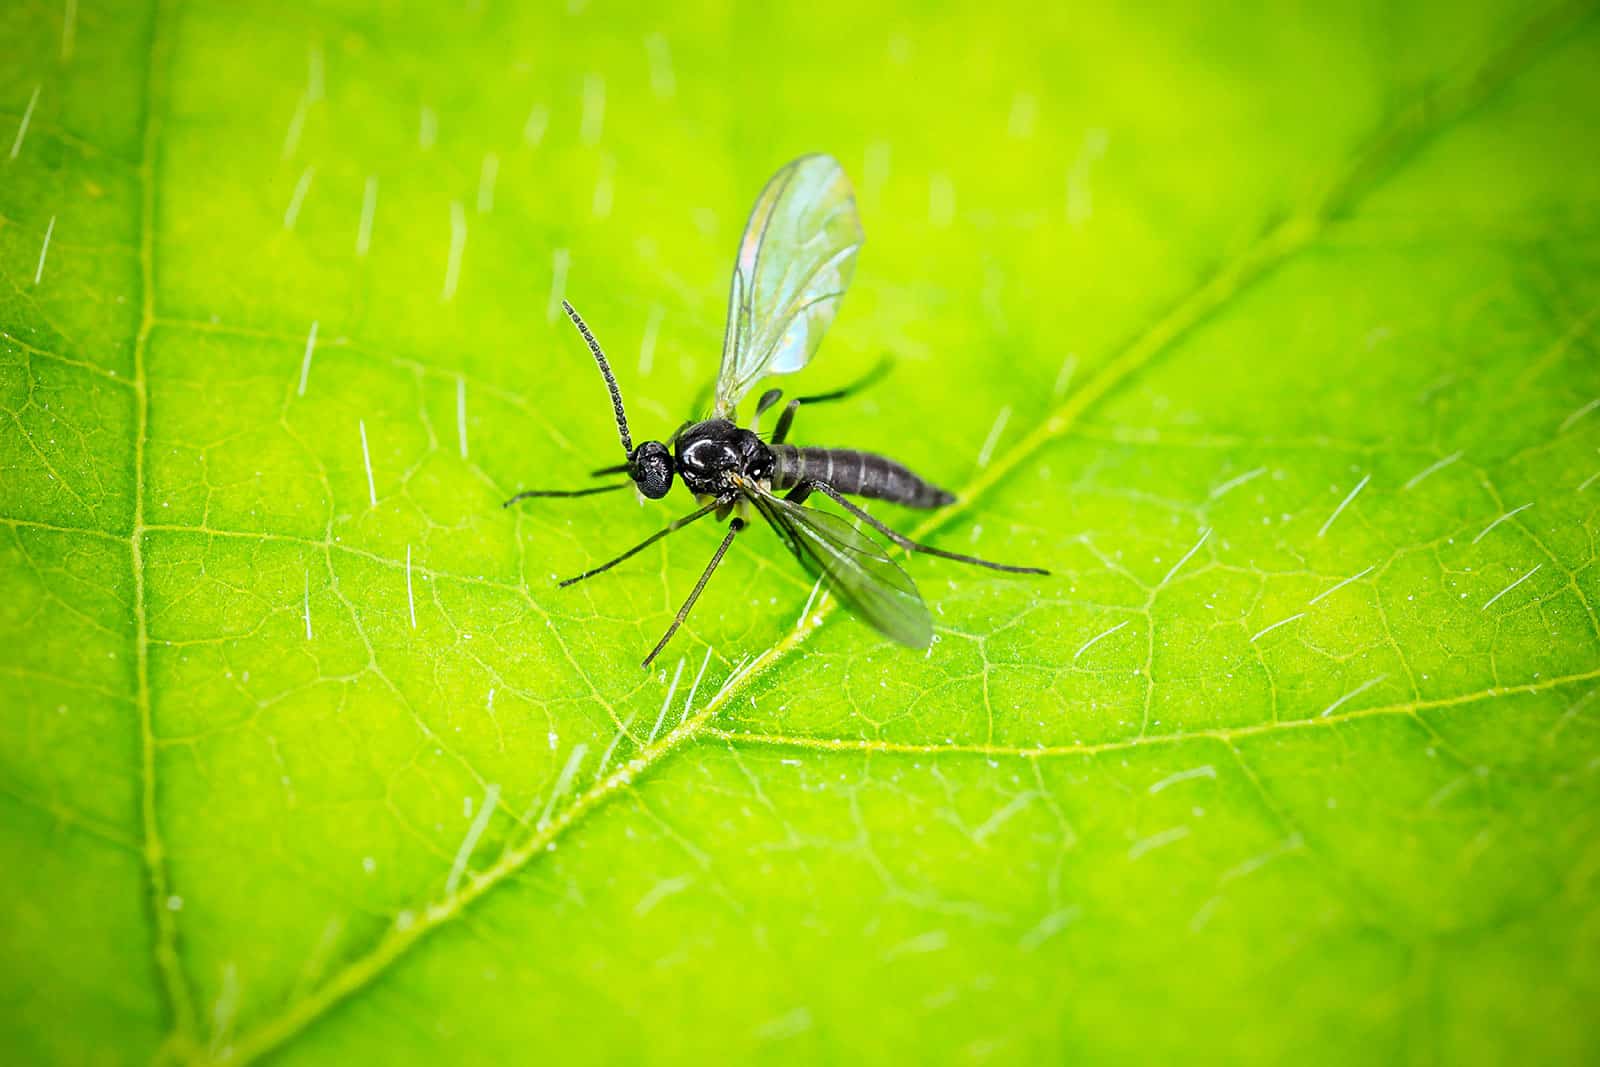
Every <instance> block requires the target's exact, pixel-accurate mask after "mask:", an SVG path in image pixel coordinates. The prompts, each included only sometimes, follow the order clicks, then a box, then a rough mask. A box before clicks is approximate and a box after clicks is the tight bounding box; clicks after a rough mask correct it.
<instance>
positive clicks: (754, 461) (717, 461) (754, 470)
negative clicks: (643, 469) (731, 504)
mask: <svg viewBox="0 0 1600 1067" xmlns="http://www.w3.org/2000/svg"><path fill="white" fill-rule="evenodd" d="M675 447H676V463H677V468H678V476H679V477H681V478H682V479H683V484H684V485H686V486H688V487H689V490H690V491H691V492H693V493H695V494H696V495H704V496H725V495H727V494H728V493H729V492H730V490H731V489H732V483H731V482H730V481H729V476H730V475H743V476H744V477H746V478H748V479H750V480H752V481H755V482H761V483H765V482H767V481H768V480H770V479H771V477H772V468H773V457H772V449H770V448H768V447H767V445H766V443H765V442H763V441H762V440H761V438H759V437H757V436H756V435H755V434H753V433H751V432H750V431H749V430H742V429H740V428H739V427H737V426H735V425H734V424H733V423H732V422H731V421H729V420H728V419H706V420H705V421H704V422H697V423H695V424H694V425H693V426H691V427H689V428H688V429H687V430H685V431H683V433H681V434H679V435H678V440H677V443H676V446H675Z"/></svg>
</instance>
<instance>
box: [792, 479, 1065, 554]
mask: <svg viewBox="0 0 1600 1067" xmlns="http://www.w3.org/2000/svg"><path fill="white" fill-rule="evenodd" d="M802 489H804V490H805V492H804V493H802V492H800V490H802ZM813 489H815V490H816V491H817V492H819V493H821V494H823V495H824V496H826V497H827V498H828V499H830V500H832V501H833V502H834V503H836V504H838V505H839V506H840V507H842V508H844V509H845V510H846V511H848V512H849V513H850V514H852V515H854V516H856V517H857V518H858V519H861V520H862V521H863V522H865V523H866V524H867V525H869V526H871V527H872V528H873V529H874V530H877V531H878V532H879V533H881V534H883V536H885V537H887V538H888V539H889V540H891V541H893V542H894V543H895V544H897V545H899V546H900V547H901V548H903V549H905V550H906V551H908V552H921V553H924V554H926V555H929V556H938V557H939V558H940V559H948V560H954V561H955V562H957V563H970V564H972V565H973V566H974V567H987V568H988V569H989V570H992V571H1004V572H1005V573H1007V574H1049V573H1050V572H1049V571H1047V570H1045V569H1044V568H1043V567H1018V566H1016V565H1014V564H1010V563H995V562H993V561H991V560H987V559H979V558H978V557H977V556H964V555H962V554H961V553H959V552H946V551H945V550H944V549H942V548H934V547H933V546H932V545H925V544H922V543H921V542H920V541H913V540H911V538H909V537H907V536H906V535H905V534H903V533H900V532H899V531H898V530H895V529H892V528H891V527H889V526H887V525H885V524H884V523H883V522H881V521H879V520H878V519H875V518H873V517H872V516H871V515H870V514H868V513H867V511H866V510H865V509H863V508H861V507H858V506H857V505H856V504H854V503H852V502H851V501H850V500H848V499H847V498H846V497H845V496H844V494H842V493H840V492H839V491H838V490H837V489H835V488H833V486H831V485H828V484H827V483H826V482H802V483H801V484H800V485H797V486H795V488H794V489H793V490H791V491H790V493H789V495H788V497H787V498H786V499H788V500H790V501H791V502H793V503H796V504H798V503H801V502H802V501H804V500H805V498H806V496H807V495H808V494H809V493H810V492H811V490H813Z"/></svg>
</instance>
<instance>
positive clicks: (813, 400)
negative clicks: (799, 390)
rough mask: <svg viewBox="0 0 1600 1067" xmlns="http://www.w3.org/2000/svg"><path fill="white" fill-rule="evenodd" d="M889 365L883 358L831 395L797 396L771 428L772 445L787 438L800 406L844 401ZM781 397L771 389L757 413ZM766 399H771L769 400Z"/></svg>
mask: <svg viewBox="0 0 1600 1067" xmlns="http://www.w3.org/2000/svg"><path fill="white" fill-rule="evenodd" d="M889 363H890V360H889V358H888V357H887V356H885V357H884V358H883V359H881V360H879V361H878V365H877V366H875V367H873V368H872V369H871V370H869V371H868V372H867V373H866V374H864V375H862V376H861V377H860V378H857V379H856V380H855V381H853V382H851V383H850V384H849V385H846V386H844V387H843V388H840V389H835V390H834V391H833V392H831V393H818V394H817V395H816V396H797V397H795V398H794V399H793V400H791V401H789V403H787V404H785V405H784V408H783V414H782V415H779V416H778V425H777V426H775V427H773V430H772V443H773V444H775V445H781V444H783V442H784V440H785V439H786V438H787V437H788V436H789V427H790V426H791V425H792V424H793V423H794V413H795V411H796V410H797V409H798V408H799V407H800V405H801V404H822V403H826V402H827V401H830V400H844V399H847V398H849V397H852V396H855V395H856V394H857V393H859V392H861V391H862V390H863V389H865V388H867V386H869V385H871V384H873V383H874V382H876V381H877V380H878V379H879V378H881V377H883V375H884V374H886V373H887V372H888V370H889ZM781 395H782V394H781V393H780V392H779V390H777V389H773V390H771V391H770V392H768V393H767V394H766V395H765V396H763V397H762V398H761V405H758V407H757V411H758V413H759V411H762V410H765V407H767V406H770V405H771V404H776V403H777V402H778V397H779V396H781ZM768 398H771V399H770V400H769V399H768Z"/></svg>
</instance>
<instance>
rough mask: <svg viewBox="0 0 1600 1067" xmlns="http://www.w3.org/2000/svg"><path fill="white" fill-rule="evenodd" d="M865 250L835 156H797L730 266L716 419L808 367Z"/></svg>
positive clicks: (755, 215)
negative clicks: (761, 387)
mask: <svg viewBox="0 0 1600 1067" xmlns="http://www.w3.org/2000/svg"><path fill="white" fill-rule="evenodd" d="M861 241H862V233H861V220H860V218H859V217H857V215H856V198H855V195H854V194H853V193H852V192H851V191H850V182H849V180H848V179H846V178H845V176H844V170H843V168H841V167H840V166H839V163H838V161H837V160H835V159H834V158H833V157H832V156H820V155H817V156H801V157H800V158H799V159H797V160H795V161H794V162H793V163H790V164H789V165H788V166H786V167H784V168H783V169H782V170H780V171H778V173H776V174H774V175H773V176H772V179H771V180H770V181H768V182H767V185H766V188H764V189H762V190H761V195H760V196H759V197H757V198H756V206H755V207H754V208H753V209H752V210H751V212H750V221H749V222H748V223H746V224H745V230H744V238H743V240H741V241H740V243H739V259H738V261H737V262H736V263H735V264H734V267H733V284H732V288H731V291H730V293H729V296H728V332H727V334H726V335H725V336H724V338H723V341H722V370H721V371H720V372H719V373H718V375H717V407H716V410H717V414H718V415H719V416H721V417H723V418H730V417H732V415H733V409H734V407H735V406H736V405H737V404H738V403H739V401H740V400H741V399H743V397H744V395H745V394H746V393H748V392H749V391H750V389H751V388H752V387H753V386H754V385H755V384H756V382H758V381H760V380H761V379H762V378H763V377H765V376H766V375H769V374H788V373H790V372H791V371H797V370H799V369H800V368H801V367H803V366H805V365H806V363H807V362H809V361H810V359H811V355H812V353H814V352H815V351H816V350H817V345H818V344H820V343H821V342H822V335H823V333H824V331H826V330H827V328H828V324H829V323H831V322H833V317H834V315H835V314H836V313H837V312H838V310H839V301H840V299H842V298H843V296H844V291H845V288H846V287H847V286H848V285H849V284H850V274H851V271H852V270H854V269H855V261H856V251H857V250H858V249H860V247H861Z"/></svg>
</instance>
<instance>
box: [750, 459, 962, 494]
mask: <svg viewBox="0 0 1600 1067" xmlns="http://www.w3.org/2000/svg"><path fill="white" fill-rule="evenodd" d="M772 456H773V460H774V461H775V464H774V466H773V470H772V488H773V489H778V490H781V489H792V488H794V487H795V486H796V485H799V484H800V483H801V482H805V481H817V482H824V483H826V484H827V485H830V486H832V487H833V488H835V489H837V490H838V491H839V492H841V493H847V494H849V495H850V496H864V497H867V498H868V499H870V500H889V501H892V502H894V503H896V504H904V505H905V506H906V507H908V508H938V507H943V506H944V505H946V504H949V503H951V502H952V501H954V500H955V496H954V495H952V494H950V493H947V492H945V491H944V490H943V489H940V488H939V487H938V486H936V485H929V484H928V483H927V482H925V481H923V480H922V479H921V478H919V477H917V476H916V475H915V474H913V473H911V471H909V470H907V469H906V468H904V467H902V466H901V465H900V464H898V463H896V462H895V461H894V460H892V459H885V458H884V457H882V456H879V455H875V454H873V453H871V452H858V451H856V450H855V449H853V448H797V447H795V446H794V445H773V446H772Z"/></svg>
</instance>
